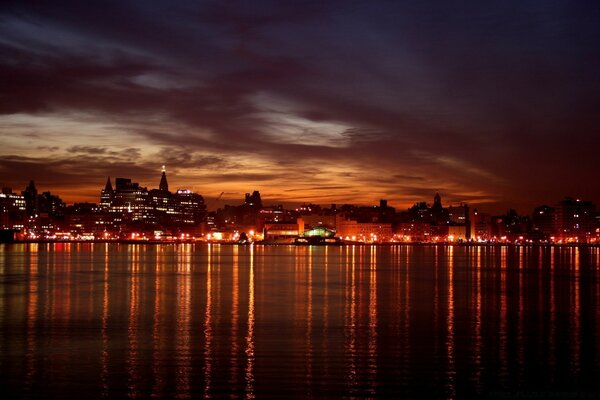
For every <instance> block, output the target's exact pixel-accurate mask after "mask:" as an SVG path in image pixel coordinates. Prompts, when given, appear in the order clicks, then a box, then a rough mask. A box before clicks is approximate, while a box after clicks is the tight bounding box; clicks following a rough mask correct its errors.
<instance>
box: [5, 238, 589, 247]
mask: <svg viewBox="0 0 600 400" xmlns="http://www.w3.org/2000/svg"><path fill="white" fill-rule="evenodd" d="M54 243H57V244H58V243H60V244H123V245H131V244H139V245H154V246H156V245H178V244H199V245H209V244H211V245H214V244H218V245H225V246H236V245H237V246H251V245H256V246H296V247H324V246H326V247H347V246H369V247H370V246H377V247H395V246H414V247H426V246H439V247H446V246H457V247H503V246H510V247H592V248H594V247H600V243H508V242H506V243H498V242H493V243H487V242H396V243H394V242H383V243H363V242H340V243H319V244H295V243H277V242H263V241H261V242H253V243H236V242H229V241H204V240H202V241H200V240H173V241H162V240H14V241H11V242H0V245H4V244H7V245H11V244H54Z"/></svg>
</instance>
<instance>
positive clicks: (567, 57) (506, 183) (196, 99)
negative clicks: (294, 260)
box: [0, 1, 600, 207]
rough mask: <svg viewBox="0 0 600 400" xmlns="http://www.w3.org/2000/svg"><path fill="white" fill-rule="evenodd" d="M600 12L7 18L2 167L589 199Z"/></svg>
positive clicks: (136, 10)
mask: <svg viewBox="0 0 600 400" xmlns="http://www.w3.org/2000/svg"><path fill="white" fill-rule="evenodd" d="M599 17H600V7H598V5H597V4H595V3H593V2H569V1H557V2H552V3H544V2H542V3H539V2H532V1H524V2H513V1H509V2H501V1H493V2H485V3H481V2H472V3H469V2H468V3H464V4H462V5H461V7H457V6H456V5H453V4H450V3H446V4H437V5H435V6H432V5H431V4H428V3H427V2H408V3H407V2H354V1H353V2H337V1H336V2H302V3H296V2H275V1H273V2H271V1H259V2H234V3H229V2H219V1H215V2H202V3H200V4H199V3H195V2H179V3H177V4H171V3H169V2H127V3H123V2H117V1H107V2H102V3H93V2H70V1H67V2H35V3H29V4H26V3H7V4H3V5H2V6H0V76H3V77H6V78H7V79H2V80H0V129H2V130H5V129H12V130H14V132H17V133H14V134H8V135H5V134H4V133H3V135H2V138H1V139H0V140H1V141H2V142H1V143H2V144H3V145H4V144H6V145H11V146H13V147H10V146H4V147H5V148H6V149H7V150H5V151H4V152H3V153H0V155H1V157H0V158H1V159H2V163H1V164H0V167H1V168H3V169H4V171H5V172H10V175H4V176H10V178H9V180H10V182H9V183H11V182H19V181H20V180H21V179H24V181H26V180H28V179H30V178H31V177H35V176H37V175H40V177H39V178H37V179H39V180H40V181H44V182H46V181H47V182H48V184H54V185H57V186H56V187H57V189H58V188H59V187H67V186H68V185H70V184H71V182H77V180H78V179H79V180H80V181H83V182H82V183H81V184H83V185H86V184H87V185H89V184H91V182H90V180H91V179H93V180H97V179H98V178H99V177H100V176H104V175H111V176H114V175H123V174H126V175H128V176H132V177H135V179H139V180H142V179H150V178H152V179H155V175H156V171H157V168H158V165H161V164H166V165H167V166H168V168H169V170H171V171H175V172H177V173H180V175H182V176H183V175H185V171H186V170H204V172H205V173H203V174H202V177H203V179H205V183H206V184H207V185H209V186H210V185H211V184H215V183H219V182H223V181H235V182H239V183H240V186H243V185H244V184H249V185H250V184H253V183H254V182H262V183H263V184H264V185H265V186H266V187H267V188H268V189H271V190H275V189H277V188H278V189H279V193H283V191H284V190H285V191H286V192H287V193H288V194H290V196H291V195H292V194H296V193H301V192H300V189H302V188H306V190H307V196H314V197H311V198H313V199H318V198H319V196H321V197H320V198H322V199H323V200H327V201H329V200H330V197H327V196H330V195H331V196H344V195H346V194H347V195H348V196H347V197H348V198H350V197H352V196H355V197H357V198H359V199H360V201H365V200H368V201H372V200H373V197H374V196H380V195H385V196H388V197H389V198H392V199H396V200H397V201H401V202H403V204H407V203H410V202H412V201H413V199H414V198H416V197H419V196H425V197H426V198H429V197H431V196H430V195H431V193H432V191H435V190H439V191H443V192H445V193H446V194H447V196H446V197H447V198H448V199H450V200H452V201H473V202H496V203H497V204H504V203H506V202H508V201H509V200H512V201H514V202H515V204H519V205H522V206H523V207H531V206H532V205H534V204H536V203H538V202H552V201H555V200H557V199H558V198H560V197H562V196H563V195H565V194H573V195H578V196H582V197H590V198H592V199H595V200H600V191H599V189H598V188H597V185H590V184H589V182H593V181H594V180H595V174H596V170H597V168H596V163H597V161H596V160H597V155H596V153H597V152H596V150H595V149H597V148H598V147H599V146H600V135H599V134H598V133H599V131H600V114H598V113H597V112H596V110H597V108H598V105H599V104H598V97H597V93H598V91H599V90H600V75H598V73H597V71H598V69H599V67H600V50H599V48H598V46H597V44H596V43H595V42H596V39H597V38H598V37H600V25H598V24H597V23H596V22H597V21H598V19H600V18H599ZM15 115H17V116H22V118H21V119H22V120H21V121H20V122H19V124H18V126H17V125H15V123H13V122H10V118H13V117H14V116H15ZM27 116H43V117H45V118H50V119H51V118H53V117H57V116H58V117H60V118H61V120H69V119H77V120H79V121H83V120H85V119H86V118H87V119H89V121H91V122H94V123H102V124H104V125H107V124H108V125H110V127H109V128H110V129H109V128H106V130H105V131H104V132H103V131H99V130H98V129H95V130H94V132H93V134H91V133H89V132H77V131H73V128H66V127H65V128H62V129H61V127H60V126H58V127H57V126H52V129H51V132H49V131H48V129H49V128H48V125H44V124H42V125H41V126H40V124H33V123H29V122H27ZM17 128H18V129H17ZM78 129H79V128H78ZM82 129H84V130H85V128H82ZM51 135H55V136H52V137H50V136H51ZM55 137H56V138H58V139H60V140H61V141H62V143H61V145H57V144H54V143H43V141H44V140H48V141H51V140H53V138H55ZM15 138H16V139H24V138H27V139H28V140H31V141H36V142H38V143H37V144H34V145H33V148H37V150H38V151H39V153H38V154H37V155H35V154H34V153H33V152H27V156H24V153H23V154H20V153H19V152H24V150H23V147H22V146H23V145H22V143H21V142H19V140H16V139H15ZM64 143H69V144H68V145H64ZM19 146H21V147H19ZM9 147H10V150H8V148H9ZM61 148H64V150H65V153H64V154H63V153H61V152H60V149H61ZM48 152H50V153H52V154H53V156H52V157H49V156H48V154H47V153H48ZM42 165H43V166H44V168H41V166H42ZM261 165H262V166H263V169H266V170H264V171H260V170H257V168H258V167H257V166H261ZM18 168H21V169H20V170H17V169H18ZM118 168H123V169H122V170H119V169H118ZM50 169H55V170H56V171H54V172H53V173H54V174H55V176H56V177H62V178H63V179H58V178H52V177H51V176H50V175H51V174H50V173H45V172H43V171H49V170H50ZM69 169H72V170H73V171H72V172H70V171H69ZM42 170H43V171H42ZM81 171H86V172H85V173H83V172H81ZM215 171H216V172H215ZM194 176H195V177H199V176H200V175H194ZM335 179H339V180H341V181H340V182H336V181H335ZM332 180H333V181H332ZM350 180H353V184H356V185H357V186H354V189H353V188H352V185H350V184H349V181H350ZM65 182H69V183H65ZM11 184H12V183H11ZM212 187H213V189H212V191H214V192H219V190H218V189H216V187H214V185H213V186H212ZM319 188H332V193H327V194H325V193H323V192H325V191H326V190H325V189H319ZM242 190H243V189H242ZM355 190H358V192H355ZM315 191H318V192H319V193H321V194H319V195H316V194H314V193H315ZM307 199H308V197H307ZM416 200H418V199H416Z"/></svg>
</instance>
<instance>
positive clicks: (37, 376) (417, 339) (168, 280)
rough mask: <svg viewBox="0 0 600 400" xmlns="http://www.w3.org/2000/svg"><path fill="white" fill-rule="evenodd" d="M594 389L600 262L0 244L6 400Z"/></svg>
mask: <svg viewBox="0 0 600 400" xmlns="http://www.w3.org/2000/svg"><path fill="white" fill-rule="evenodd" d="M598 377H600V249H599V248H588V247H581V248H578V247H512V246H511V247H500V246H498V247H493V246H441V245H440V246H425V245H415V246H395V247H394V246H390V247H387V246H386V247H377V246H338V247H294V246H236V245H207V244H196V245H195V244H173V245H168V244H165V245H137V244H89V243H88V244H85V243H84V244H75V243H74V244H68V243H55V244H10V245H8V244H4V245H0V385H1V392H2V394H3V396H4V395H8V396H9V398H128V397H129V398H157V399H162V398H202V397H215V398H224V397H226V398H265V397H268V398H282V397H293V398H310V397H313V398H323V397H334V398H339V397H396V398H424V397H425V398H466V397H487V398H510V397H511V396H512V397H518V396H530V397H527V398H532V396H533V397H534V398H542V397H543V396H546V395H547V396H549V397H552V396H568V397H573V396H577V395H585V396H592V397H593V398H600V395H599V393H600V379H598ZM4 398H6V397H4ZM521 398H523V397H521ZM554 398H557V397H554Z"/></svg>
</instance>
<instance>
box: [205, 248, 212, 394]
mask: <svg viewBox="0 0 600 400" xmlns="http://www.w3.org/2000/svg"><path fill="white" fill-rule="evenodd" d="M213 247H215V246H213V245H211V244H209V245H208V252H207V257H208V261H207V269H206V307H205V310H204V397H205V398H208V397H210V391H211V383H212V382H211V378H212V376H211V375H212V296H213V292H212V275H213Z"/></svg>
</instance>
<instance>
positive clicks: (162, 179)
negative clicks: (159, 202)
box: [158, 165, 169, 192]
mask: <svg viewBox="0 0 600 400" xmlns="http://www.w3.org/2000/svg"><path fill="white" fill-rule="evenodd" d="M158 189H159V190H162V191H163V192H168V191H169V183H168V182H167V171H166V169H165V166H164V165H163V167H162V176H161V177H160V184H159V185H158Z"/></svg>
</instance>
